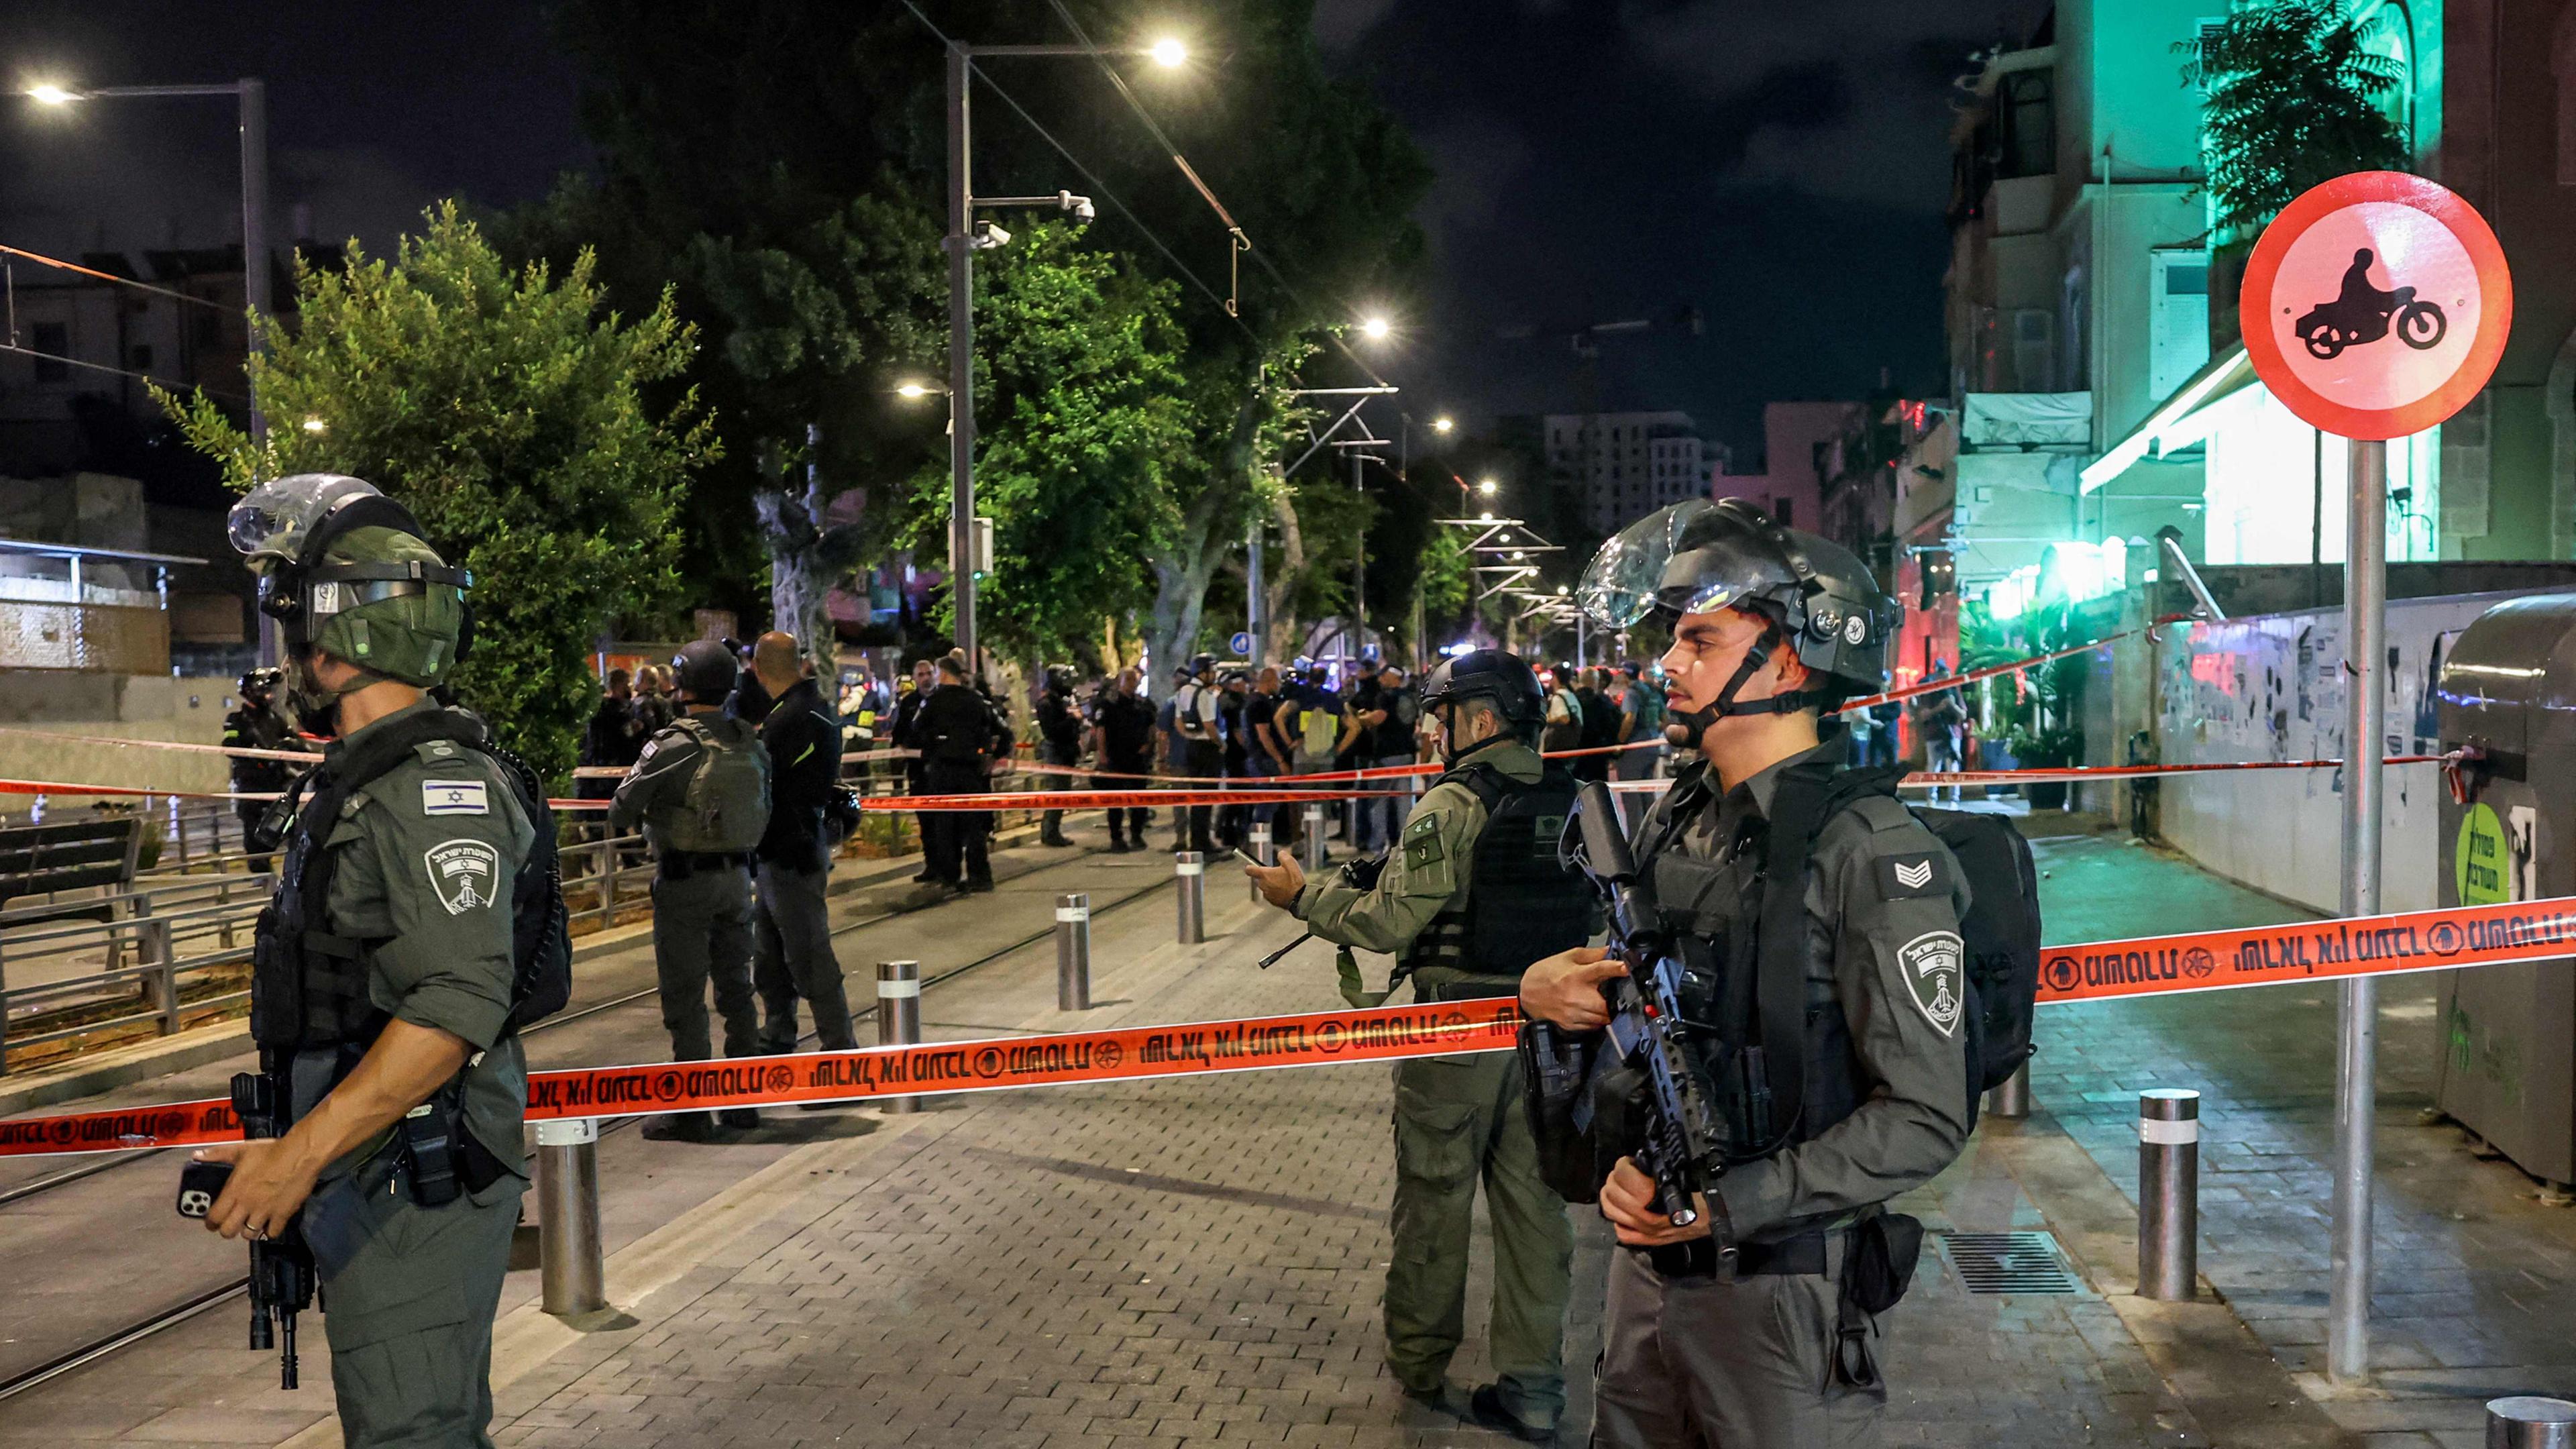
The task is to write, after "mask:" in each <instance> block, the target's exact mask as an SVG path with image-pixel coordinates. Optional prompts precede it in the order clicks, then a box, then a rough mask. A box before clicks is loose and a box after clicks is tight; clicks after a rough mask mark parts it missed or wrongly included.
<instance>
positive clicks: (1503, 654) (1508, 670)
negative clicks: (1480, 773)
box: [1422, 649, 1547, 765]
mask: <svg viewBox="0 0 2576 1449" xmlns="http://www.w3.org/2000/svg"><path fill="white" fill-rule="evenodd" d="M1471 699H1481V700H1484V701H1486V702H1487V703H1489V704H1491V705H1492V706H1493V709H1494V712H1495V713H1496V714H1499V715H1501V716H1502V717H1503V722H1504V723H1505V724H1508V725H1510V726H1511V730H1510V732H1509V733H1507V734H1502V735H1496V736H1495V737H1494V738H1495V739H1519V740H1523V741H1526V740H1528V739H1529V738H1530V737H1531V736H1533V735H1535V734H1536V733H1537V731H1538V727H1539V726H1540V725H1541V724H1543V723H1545V722H1546V719H1547V692H1546V691H1544V690H1542V689H1540V688H1539V686H1538V675H1537V674H1535V673H1533V672H1532V671H1531V669H1530V667H1529V661H1528V660H1526V659H1523V658H1521V657H1520V656H1519V655H1517V654H1514V653H1512V652H1510V651H1509V650H1505V649H1471V650H1469V651H1467V652H1466V653H1464V654H1458V655H1453V656H1451V657H1450V658H1447V659H1443V660H1441V661H1440V663H1439V664H1438V665H1437V666H1435V667H1434V668H1433V669H1432V671H1431V672H1430V673H1429V674H1428V675H1426V676H1424V677H1423V681H1422V709H1423V712H1424V713H1425V714H1430V713H1433V712H1435V711H1438V710H1440V709H1442V708H1445V707H1448V706H1451V705H1459V704H1464V703H1466V702H1467V701H1468V700H1471ZM1450 723H1451V725H1452V728H1451V730H1450V739H1451V746H1450V753H1449V763H1451V764H1453V765H1454V764H1456V763H1457V762H1458V760H1459V758H1460V757H1461V756H1462V755H1464V754H1465V753H1466V751H1464V750H1460V749H1458V748H1457V746H1456V743H1455V741H1456V738H1457V733H1456V729H1455V727H1454V719H1453V720H1451V721H1450ZM1491 743H1493V741H1492V740H1487V741H1485V742H1484V744H1491ZM1481 748H1483V745H1481V744H1480V745H1471V746H1469V747H1468V749H1470V750H1473V749H1481Z"/></svg>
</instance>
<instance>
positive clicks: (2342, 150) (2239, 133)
mask: <svg viewBox="0 0 2576 1449" xmlns="http://www.w3.org/2000/svg"><path fill="white" fill-rule="evenodd" d="M2381 23H2382V22H2381V21H2380V20H2379V18H2377V17H2372V18H2369V19H2366V20H2365V19H2355V18H2353V17H2352V16H2350V15H2348V14H2346V13H2345V7H2344V6H2343V5H2342V4H2341V3H2340V0H2272V3H2269V4H2263V5H2255V6H2250V7H2247V8H2244V9H2239V10H2237V11H2235V12H2234V13H2233V14H2230V15H2229V16H2228V17H2227V19H2226V21H2225V23H2223V24H2220V25H2216V26H2212V27H2211V28H2210V29H2208V30H2206V31H2204V32H2203V33H2202V34H2201V35H2200V37H2199V38H2198V39H2195V40H2185V41H2179V42H2176V43H2175V45H2174V50H2175V52H2176V53H2177V54H2181V55H2184V56H2187V57H2189V59H2188V61H2187V62H2186V63H2185V64H2184V66H2183V68H2182V79H2183V84H2184V85H2186V86H2190V87H2194V88H2197V89H2199V90H2200V91H2201V92H2202V95H2203V98H2204V99H2203V100H2202V103H2201V151H2202V155H2203V157H2204V160H2205V164H2206V166H2207V170H2208V181H2207V183H2206V184H2207V186H2208V188H2209V197H2210V202H2211V206H2210V213H2211V216H2210V240H2211V242H2212V243H2213V251H2214V261H2215V262H2216V264H2217V269H2216V271H2215V272H2214V273H2213V275H2212V277H2211V284H2212V285H2211V288H2210V294H2211V295H2210V300H2211V301H2212V302H2213V303H2214V304H2216V305H2214V306H2213V307H2212V308H2211V312H2212V317H2211V326H2212V337H2213V339H2214V340H2224V341H2228V342H2232V341H2233V340H2234V336H2235V330H2236V321H2235V311H2236V291H2237V289H2236V287H2235V286H2234V285H2232V283H2233V280H2234V279H2235V278H2237V277H2239V276H2240V275H2241V274H2242V269H2243V266H2244V261H2245V258H2246V256H2247V255H2248V254H2250V253H2251V252H2252V250H2253V247H2254V240H2255V238H2257V237H2259V236H2261V235H2262V234H2263V228H2264V227H2265V226H2267V225H2269V224H2270V222H2271V220H2272V218H2273V217H2275V216H2277V215H2279V214H2280V211H2281V208H2282V207H2285V206H2287V205H2289V204H2290V203H2291V202H2292V201H2294V200H2296V199H2297V198H2298V197H2299V195H2300V194H2301V193H2303V192H2305V191H2307V190H2309V189H2310V188H2311V187H2314V186H2316V185H2318V184H2319V183H2320V182H2324V181H2329V180H2332V179H2333V178H2335V177H2337V176H2342V175H2345V174H2347V173H2349V172H2354V171H2404V170H2407V169H2409V168H2411V167H2412V166H2413V164H2414V158H2413V157H2412V156H2410V155H2409V154H2408V152H2407V139H2406V133H2405V131H2404V129H2403V128H2401V127H2400V126H2399V125H2398V123H2397V121H2396V120H2395V119H2394V118H2393V117H2391V115H2390V114H2389V105H2390V103H2391V101H2393V100H2396V99H2398V98H2399V92H2400V89H2401V88H2402V87H2403V86H2404V85H2405V84H2406V83H2407V75H2406V67H2405V66H2404V65H2403V64H2401V63H2400V62H2399V61H2397V60H2396V59H2395V58H2394V57H2392V56H2386V55H2381V54H2379V53H2378V52H2376V51H2374V50H2372V49H2371V48H2370V40H2371V36H2372V33H2373V32H2374V31H2375V30H2377V28H2378V27H2379V25H2380V24H2381Z"/></svg>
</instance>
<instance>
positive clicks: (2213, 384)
mask: <svg viewBox="0 0 2576 1449" xmlns="http://www.w3.org/2000/svg"><path fill="white" fill-rule="evenodd" d="M2253 382H2254V364H2253V363H2252V362H2250V361H2248V360H2247V359H2246V356H2245V344H2244V343H2241V342H2240V343H2238V344H2236V345H2235V346H2234V347H2231V348H2229V349H2228V350H2227V351H2225V352H2222V353H2220V354H2219V355H2218V356H2216V357H2213V358H2211V359H2210V360H2209V365H2208V366H2206V367H2203V368H2202V369H2201V370H2200V371H2198V372H2195V373H2193V374H2192V375H2191V380H2190V381H2188V382H2186V383H2184V384H2183V385H2182V386H2180V387H2178V388H2176V389H2174V393H2173V396H2171V397H2169V398H2166V399H2165V400H2164V401H2163V402H2161V403H2158V404H2157V405H2156V408H2155V411H2153V412H2151V413H2149V414H2147V417H2146V421H2144V422H2142V423H2140V424H2138V425H2137V427H2135V428H2133V429H2131V430H2130V432H2129V435H2128V436H2127V437H2124V438H2122V439H2121V440H2120V441H2119V442H2118V443H2116V444H2114V445H2113V446H2112V448H2111V451H2109V452H2107V453H2104V454H2103V455H2102V456H2101V457H2099V458H2096V459H2095V460H2093V465H2092V466H2091V467H2089V468H2086V469H2085V470H2084V472H2083V475H2082V478H2083V482H2082V488H2083V491H2084V492H2086V493H2091V492H2093V491H2095V490H2096V489H2099V488H2101V487H2102V486H2103V485H2104V484H2106V483H2109V482H2110V481H2111V480H2112V479H2114V478H2117V477H2119V476H2120V475H2121V474H2123V473H2126V472H2128V471H2129V469H2130V468H2131V467H2132V466H2134V465H2135V464H2136V463H2137V462H2138V461H2139V460H2140V459H2142V458H2145V457H2146V456H2148V455H2149V454H2150V453H2153V454H2155V455H2157V456H2159V457H2161V456H2164V455H2165V454H2168V453H2176V452H2180V451H2181V450H2182V449H2184V448H2187V447H2189V446H2191V445H2192V444H2194V443H2197V442H2199V441H2200V440H2201V439H2203V438H2205V437H2207V436H2209V424H2210V422H2211V419H2209V418H2206V417H2203V416H2201V414H2202V412H2203V410H2204V409H2208V408H2211V407H2214V406H2216V405H2217V404H2219V403H2221V402H2224V401H2225V400H2227V399H2228V398H2230V397H2232V396H2234V395H2235V394H2237V393H2239V392H2242V391H2243V390H2244V389H2245V388H2247V387H2248V386H2251V385H2252V384H2253Z"/></svg>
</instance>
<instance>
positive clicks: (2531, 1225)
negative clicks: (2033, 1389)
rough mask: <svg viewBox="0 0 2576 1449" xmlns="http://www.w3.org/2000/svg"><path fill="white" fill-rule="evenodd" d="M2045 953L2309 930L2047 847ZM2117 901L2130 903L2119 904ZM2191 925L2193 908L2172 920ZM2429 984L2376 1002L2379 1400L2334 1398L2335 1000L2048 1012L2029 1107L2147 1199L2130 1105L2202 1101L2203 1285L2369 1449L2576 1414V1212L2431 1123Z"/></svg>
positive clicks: (2236, 997)
mask: <svg viewBox="0 0 2576 1449" xmlns="http://www.w3.org/2000/svg"><path fill="white" fill-rule="evenodd" d="M2039 852H2040V855H2041V857H2042V863H2043V864H2044V865H2049V866H2053V867H2054V870H2055V875H2056V876H2057V877H2058V879H2057V880H2056V881H2053V882H2051V883H2049V885H2048V886H2044V887H2043V889H2050V888H2051V887H2054V888H2055V889H2056V891H2057V893H2058V894H2060V895H2061V896H2062V897H2063V898H2064V899H2063V901H2062V902H2060V903H2053V904H2055V905H2056V909H2054V910H2053V911H2052V916H2051V920H2050V930H2049V935H2050V939H2052V940H2078V939H2103V938H2116V937H2121V936H2133V935H2143V934H2148V933H2151V932H2154V931H2158V930H2173V929H2186V928H2198V927H2202V926H2208V927H2218V926H2225V925H2251V924H2258V923H2263V922H2270V921H2278V920H2283V919H2289V918H2293V917H2295V916H2298V915H2300V914H2303V913H2300V912H2296V911H2294V910H2293V909H2291V908H2288V907H2284V906H2281V905H2279V904H2278V903H2276V902H2272V901H2269V900H2266V899H2264V898H2262V897H2259V896H2255V895H2254V894H2253V893H2251V892H2248V891H2241V890H2236V889H2234V888H2232V887H2229V886H2227V885H2226V884H2225V883H2224V882H2219V881H2215V880H2214V879H2212V878H2211V877H2209V876H2207V875H2205V874H2203V873H2201V872H2199V871H2197V870H2195V869H2194V868H2192V867H2191V866H2190V865H2189V864H2188V863H2187V862H2185V861H2182V860H2180V859H2178V858H2175V857H2171V856H2166V855H2163V854H2161V853H2157V852H2151V851H2142V850H2139V849H2136V848H2134V847H2129V848H2124V847H2121V846H2119V845H2117V844H2114V843H2112V842H2111V841H2109V840H2106V839H2103V838H2100V837H2096V838H2092V839H2079V840H2066V841H2054V842H2043V843H2042V844H2041V845H2040V847H2039ZM2113 882H2116V883H2117V888H2116V889H2106V888H2104V887H2106V886H2109V885H2110V884H2111V883H2113ZM2178 905H2179V907H2180V909H2179V910H2178V909H2177V906H2178ZM2437 980H2438V977H2436V976H2433V975H2415V976H2403V977H2396V978H2391V979H2389V980H2387V981H2384V982H2382V983H2381V986H2380V1030H2379V1094H2378V1112H2377V1116H2376V1121H2377V1125H2378V1150H2377V1162H2376V1164H2375V1166H2376V1173H2375V1175H2376V1178H2377V1182H2378V1203H2377V1211H2376V1213H2375V1214H2374V1226H2375V1230H2376V1231H2375V1237H2376V1241H2377V1261H2376V1265H2375V1268H2376V1271H2375V1274H2374V1283H2373V1287H2372V1317H2373V1327H2372V1337H2371V1363H2372V1367H2373V1370H2374V1375H2375V1383H2374V1385H2373V1387H2372V1388H2370V1389H2367V1390H2360V1391H2339V1390H2337V1389H2335V1388H2333V1387H2332V1386H2331V1385H2329V1384H2328V1383H2327V1382H2326V1381H2325V1378H2324V1354H2325V1313H2326V1290H2327V1271H2328V1262H2327V1225H2328V1214H2329V1207H2328V1204H2329V1201H2330V1197H2331V1189H2332V1170H2333V1162H2334V1156H2333V1152H2334V1149H2333V1129H2334V1055H2333V1053H2334V1037H2335V1019H2336V1005H2335V1003H2336V996H2337V993H2336V990H2335V988H2334V987H2333V986H2331V985H2319V986H2281V987H2271V988H2265V989H2263V990H2259V991H2241V992H2223V993H2217V994H2212V995H2202V996H2196V997H2179V998H2174V999H2171V1000H2165V1001H2154V1000H2140V1001H2122V1002H2104V1003H2098V1004H2093V1005H2087V1006H2081V1007H2071V1008H2055V1009H2052V1010H2051V1011H2050V1012H2049V1013H2048V1014H2047V1015H2046V1016H2044V1017H2043V1019H2042V1027H2043V1033H2044V1034H2043V1042H2044V1050H2043V1053H2042V1055H2041V1056H2040V1058H2039V1060H2038V1061H2037V1063H2035V1069H2034V1072H2033V1075H2032V1095H2033V1096H2034V1097H2035V1098H2036V1099H2037V1101H2038V1102H2039V1103H2040V1105H2041V1106H2043V1107H2044V1108H2046V1109H2047V1110H2048V1112H2049V1113H2050V1114H2051V1115H2052V1116H2054V1117H2055V1118H2056V1119H2057V1121H2058V1122H2059V1123H2061V1124H2062V1125H2063V1126H2064V1128H2065V1130H2066V1131H2067V1132H2068V1134H2069V1135H2071V1136H2072V1137H2073V1138H2074V1139H2075V1141H2077V1142H2078V1143H2080V1144H2081V1145H2082V1146H2083V1147H2084V1149H2085V1150H2086V1151H2087V1152H2088V1153H2089V1154H2090V1155H2091V1156H2092V1157H2093V1158H2094V1160H2095V1161H2097V1162H2098V1163H2099V1164H2100V1166H2101V1168H2102V1170H2103V1172H2104V1173H2105V1174H2107V1175H2108V1176H2109V1177H2110V1178H2111V1179H2112V1180H2113V1181H2114V1182H2116V1183H2117V1184H2119V1186H2120V1188H2121V1190H2122V1191H2124V1192H2126V1193H2128V1194H2129V1195H2130V1196H2131V1197H2132V1198H2133V1199H2134V1197H2135V1195H2136V1190H2137V1146H2136V1143H2137V1137H2136V1128H2135V1122H2136V1117H2137V1092H2138V1090H2139V1089H2140V1088H2142V1087H2155V1086H2184V1087H2196V1088H2198V1089H2199V1090H2200V1091H2201V1093H2202V1100H2201V1124H2202V1125H2201V1131H2202V1143H2201V1164H2200V1170H2201V1190H2200V1212H2201V1226H2202V1232H2203V1242H2202V1247H2201V1258H2200V1267H2201V1272H2202V1274H2203V1276H2204V1277H2206V1278H2207V1279H2208V1280H2209V1281H2210V1283H2211V1284H2212V1285H2213V1286H2214V1287H2216V1288H2217V1289H2218V1290H2219V1291H2220V1292H2221V1293H2223V1294H2224V1295H2225V1296H2226V1299H2227V1302H2228V1303H2229V1305H2230V1306H2231V1307H2233V1308H2234V1309H2235V1311H2236V1312H2237V1314H2238V1315H2239V1316H2240V1317H2241V1318H2243V1319H2244V1321H2245V1322H2246V1324H2247V1325H2248V1326H2249V1327H2250V1328H2252V1329H2253V1330H2254V1332H2255V1334H2256V1335H2257V1337H2258V1338H2260V1340H2261V1341H2262V1342H2263V1344H2264V1345H2265V1346H2266V1347H2268V1348H2269V1349H2270V1350H2271V1351H2272V1352H2273V1353H2274V1354H2275V1355H2276V1356H2277V1357H2278V1358H2279V1359H2280V1360H2281V1362H2282V1363H2283V1364H2284V1365H2286V1366H2287V1367H2288V1368H2289V1369H2290V1370H2292V1371H2293V1373H2294V1375H2295V1376H2296V1381H2297V1383H2298V1385H2299V1387H2300V1388H2301V1389H2302V1390H2303V1391H2304V1392H2306V1393H2307V1394H2308V1395H2309V1396H2310V1397H2312V1398H2314V1399H2316V1400H2317V1401H2318V1402H2319V1403H2320V1404H2321V1405H2322V1406H2323V1407H2324V1409H2325V1410H2326V1412H2327V1413H2328V1414H2330V1415H2331V1416H2333V1418H2334V1419H2335V1420H2336V1421H2337V1422H2339V1423H2341V1424H2342V1425H2343V1426H2344V1427H2345V1428H2347V1429H2348V1430H2351V1431H2352V1432H2354V1433H2356V1434H2358V1435H2361V1436H2363V1438H2364V1442H2366V1443H2368V1444H2370V1445H2371V1446H2373V1449H2431V1446H2434V1445H2441V1446H2446V1449H2474V1446H2477V1445H2480V1444H2482V1443H2484V1442H2485V1441H2484V1437H2483V1432H2482V1427H2481V1426H2482V1424H2483V1422H2484V1410H2483V1407H2482V1406H2483V1404H2484V1401H2485V1400H2487V1399H2489V1398H2492V1397H2498V1396H2502V1395H2506V1394H2512V1393H2542V1394H2548V1395H2551V1396H2554V1397H2560V1398H2567V1397H2576V1212H2570V1211H2569V1210H2568V1209H2567V1208H2566V1207H2564V1206H2558V1205H2552V1204H2550V1203H2547V1202H2544V1201H2543V1199H2542V1194H2541V1185H2540V1184H2538V1183H2536V1182H2534V1181H2533V1180H2532V1179H2531V1178H2529V1177H2527V1176H2525V1175H2524V1174H2523V1173H2522V1172H2521V1171H2519V1170H2518V1169H2516V1168H2515V1167H2514V1166H2513V1165H2512V1164H2511V1163H2510V1162H2506V1161H2504V1160H2502V1159H2500V1158H2492V1157H2485V1156H2481V1155H2480V1153H2479V1151H2478V1150H2477V1149H2478V1144H2476V1143H2474V1142H2473V1141H2471V1140H2470V1139H2469V1138H2468V1137H2467V1135H2466V1134H2464V1133H2463V1132H2462V1131H2460V1129H2458V1128H2457V1127H2456V1126H2453V1125H2450V1124H2449V1123H2448V1122H2447V1121H2446V1120H2444V1119H2441V1118H2439V1117H2437V1116H2436V1115H2435V1114H2434V1113H2433V1111H2432V1107H2433V1095H2432V1093H2433V1084H2434V1081H2435V1072H2436V1069H2437V1064H2438V1058H2437V1051H2438V1049H2439V1046H2440V1039H2439V1033H2438V1031H2437V1024H2436V1023H2435V1021H2434V1011H2435V1007H2434V993H2435V989H2436V988H2435V982H2436V981H2437Z"/></svg>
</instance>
